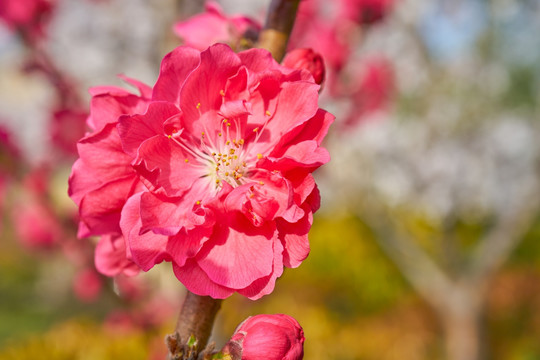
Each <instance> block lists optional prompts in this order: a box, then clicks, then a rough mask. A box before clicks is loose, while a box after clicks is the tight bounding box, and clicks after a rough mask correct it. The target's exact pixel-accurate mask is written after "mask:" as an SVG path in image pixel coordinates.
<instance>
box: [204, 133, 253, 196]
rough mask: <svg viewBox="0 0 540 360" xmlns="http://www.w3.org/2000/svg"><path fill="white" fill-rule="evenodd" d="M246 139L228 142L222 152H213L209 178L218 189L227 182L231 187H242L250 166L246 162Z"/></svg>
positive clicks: (222, 147)
mask: <svg viewBox="0 0 540 360" xmlns="http://www.w3.org/2000/svg"><path fill="white" fill-rule="evenodd" d="M243 145H244V139H240V140H232V141H231V140H227V141H226V142H225V144H224V146H221V147H220V148H221V150H220V151H213V152H212V153H211V155H212V161H211V167H210V168H209V174H208V175H209V176H210V178H211V179H212V181H213V182H214V183H215V186H216V188H218V187H220V186H221V182H222V181H225V182H227V183H229V184H230V185H231V186H233V187H236V186H238V185H241V184H242V183H243V180H244V176H245V175H246V173H247V170H248V164H247V163H246V161H245V160H244V157H245V156H244V155H245V154H244V152H243Z"/></svg>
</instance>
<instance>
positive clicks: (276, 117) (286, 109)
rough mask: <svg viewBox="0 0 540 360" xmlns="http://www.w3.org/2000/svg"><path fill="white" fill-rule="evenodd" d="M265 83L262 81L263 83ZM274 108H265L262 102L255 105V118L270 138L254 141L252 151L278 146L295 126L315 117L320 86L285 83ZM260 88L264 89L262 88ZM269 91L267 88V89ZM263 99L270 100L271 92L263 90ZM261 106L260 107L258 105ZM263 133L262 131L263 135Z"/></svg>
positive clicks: (259, 151) (260, 151) (305, 83)
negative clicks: (262, 106) (267, 109)
mask: <svg viewBox="0 0 540 360" xmlns="http://www.w3.org/2000/svg"><path fill="white" fill-rule="evenodd" d="M261 84H262V82H261ZM280 89H281V91H280V92H279V98H278V99H277V101H276V104H277V106H276V108H275V110H273V111H272V110H269V113H266V110H263V109H262V108H261V107H260V105H261V104H262V103H261V102H260V101H259V102H254V104H253V110H252V111H253V114H254V117H256V116H258V117H259V120H258V121H260V123H261V128H263V124H265V123H266V125H264V133H266V134H267V135H266V138H267V139H268V140H267V141H259V142H258V143H256V144H255V143H254V144H253V145H252V146H251V147H250V148H249V151H250V152H253V153H262V154H264V153H266V152H267V151H268V149H270V148H272V147H273V146H275V145H276V144H277V143H278V142H279V141H280V140H281V138H282V137H283V136H284V135H285V134H286V133H287V132H288V131H289V130H290V129H292V128H294V127H296V126H298V125H300V124H303V123H305V122H306V121H307V120H309V119H310V118H312V117H313V116H314V115H315V114H316V112H317V109H318V105H317V101H318V100H317V99H318V85H316V84H314V83H309V82H294V83H288V82H285V83H282V84H281V87H280ZM259 91H262V90H261V89H259ZM265 91H266V90H265ZM261 94H262V100H263V101H264V102H266V101H268V100H267V99H268V98H271V97H272V95H270V94H266V93H261ZM257 105H259V106H257ZM264 133H263V134H264Z"/></svg>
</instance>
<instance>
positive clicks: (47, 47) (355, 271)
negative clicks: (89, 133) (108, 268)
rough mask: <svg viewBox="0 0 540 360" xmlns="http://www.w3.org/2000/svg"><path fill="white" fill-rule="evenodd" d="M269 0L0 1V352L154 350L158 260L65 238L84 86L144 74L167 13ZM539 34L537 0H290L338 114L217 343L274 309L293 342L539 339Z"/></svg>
mask: <svg viewBox="0 0 540 360" xmlns="http://www.w3.org/2000/svg"><path fill="white" fill-rule="evenodd" d="M268 4H269V1H254V0H251V1H240V0H234V1H233V0H228V1H226V0H222V1H219V2H218V3H212V4H211V5H210V6H208V5H207V6H206V8H205V4H204V3H203V2H202V1H189V0H183V1H182V0H176V1H175V0H156V1H152V2H149V1H143V0H99V1H98V0H56V1H46V0H39V1H38V0H24V1H22V0H18V1H17V0H12V1H10V0H0V18H1V19H0V138H1V140H2V141H1V143H0V146H1V147H0V159H1V163H0V216H1V225H0V231H1V239H2V240H1V241H0V359H34V358H44V359H163V358H164V356H165V346H164V343H163V338H164V336H165V334H167V333H168V332H170V331H172V329H173V328H174V323H175V320H176V316H177V313H178V309H179V307H180V304H181V301H182V298H183V294H184V289H183V288H182V285H181V284H180V283H179V282H178V281H177V280H176V279H175V278H174V275H172V272H171V271H170V268H169V266H168V264H162V265H160V266H158V267H157V269H156V268H155V269H153V270H152V271H150V272H149V273H147V274H143V275H139V276H137V277H132V278H129V277H125V276H118V277H116V278H115V279H114V280H113V279H110V278H106V277H104V276H102V275H100V274H99V273H98V272H97V271H96V270H95V268H94V265H93V251H94V246H95V245H94V244H95V239H89V240H88V239H87V240H78V239H77V238H76V225H77V209H76V208H75V205H74V204H73V203H72V201H71V200H70V199H69V198H68V197H67V178H68V176H69V173H70V169H71V165H72V164H73V162H74V160H75V159H76V158H77V155H76V148H75V143H76V141H77V140H78V139H79V138H80V137H82V136H83V135H84V133H85V123H84V121H85V119H86V116H87V113H88V106H89V99H90V97H89V95H88V92H87V89H88V88H89V87H91V86H98V85H116V86H125V85H123V84H122V81H121V80H120V79H119V78H118V77H117V75H118V74H125V75H126V76H129V77H132V78H135V79H138V80H141V81H143V82H145V83H147V84H150V85H152V84H153V83H154V82H155V80H156V78H157V74H158V71H159V62H160V61H161V58H162V57H163V56H164V55H165V54H166V53H167V52H169V51H170V50H171V49H173V48H174V47H175V46H177V45H180V44H182V43H186V44H190V42H191V43H193V42H194V41H195V40H194V39H193V38H192V35H190V34H187V33H185V32H183V31H182V28H186V27H187V26H184V27H182V26H175V27H174V28H175V31H173V25H174V24H178V22H180V23H179V24H183V25H186V24H190V23H189V21H191V19H193V18H192V16H194V15H196V14H205V15H204V16H206V17H207V18H208V19H210V20H211V21H219V22H221V23H224V24H226V25H227V26H228V28H229V29H233V25H231V24H234V19H235V18H238V16H240V15H245V16H249V17H251V18H252V19H253V20H254V21H255V22H261V23H262V22H264V17H265V11H266V7H267V6H268ZM198 16H202V15H198ZM210 20H209V21H210ZM233 30H234V29H233ZM251 30H253V29H251ZM255 30H257V29H255ZM538 34H540V2H538V1H537V0H432V1H427V0H339V1H334V2H328V1H322V0H321V1H316V0H304V1H303V2H302V5H301V7H300V10H299V15H298V21H297V24H296V27H295V29H294V31H293V36H292V39H291V43H290V46H291V47H312V48H314V49H315V50H316V51H318V52H320V53H321V54H322V55H323V57H324V59H325V62H326V70H327V74H326V81H325V83H324V87H323V91H322V92H321V99H320V106H321V107H323V108H325V109H327V110H329V111H330V112H332V113H334V114H335V115H336V116H337V120H336V122H335V123H334V125H333V126H332V128H331V130H330V134H329V136H328V138H327V140H326V144H325V146H326V147H327V148H328V150H329V151H330V154H331V156H332V161H331V162H330V163H329V164H327V165H325V166H324V167H322V168H321V169H320V170H318V172H317V173H316V177H317V179H318V183H319V186H320V188H321V194H322V207H321V209H320V211H319V212H318V213H317V214H316V217H315V221H314V225H313V228H312V230H311V233H310V242H311V254H310V256H309V257H308V258H307V260H306V261H304V263H303V264H302V266H300V267H299V268H298V269H294V270H291V269H288V270H286V271H285V273H284V275H283V276H282V277H281V278H280V279H279V280H278V282H277V285H276V290H275V291H274V293H273V294H271V295H269V296H266V297H264V298H263V299H261V300H259V301H255V302H254V301H250V300H248V299H245V298H242V297H241V296H237V295H234V296H232V297H231V298H229V299H227V300H226V301H224V303H223V307H222V310H221V311H220V313H219V316H218V322H217V324H216V327H215V331H214V340H215V341H216V343H217V345H218V347H221V346H222V345H223V344H224V342H225V341H226V339H227V338H228V336H230V335H231V334H232V332H233V330H234V328H235V327H236V325H238V324H239V323H240V322H241V321H242V320H243V319H244V318H246V317H247V316H249V315H254V314H257V313H287V314H289V315H291V316H293V317H295V318H296V319H297V320H298V321H299V322H300V324H301V325H302V326H303V328H304V331H305V335H306V343H305V358H306V359H366V360H367V359H369V360H370V359H373V360H375V359H378V360H381V359H383V360H386V359H388V360H390V359H400V360H417V359H418V360H427V359H448V360H480V359H493V360H499V359H500V360H508V359H510V360H533V359H540V312H539V311H537V310H538V308H540V217H539V215H540V213H539V208H540V173H539V171H540V169H539V165H540V140H539V139H540V123H539V122H540V108H539V101H540V40H539V35H538ZM212 40H213V41H223V42H228V43H229V44H231V46H233V47H234V46H235V45H238V42H239V37H238V34H237V33H235V32H234V31H232V30H231V33H230V34H229V35H228V36H227V37H226V38H217V39H212ZM192 45H193V46H195V44H192ZM208 45H209V44H208Z"/></svg>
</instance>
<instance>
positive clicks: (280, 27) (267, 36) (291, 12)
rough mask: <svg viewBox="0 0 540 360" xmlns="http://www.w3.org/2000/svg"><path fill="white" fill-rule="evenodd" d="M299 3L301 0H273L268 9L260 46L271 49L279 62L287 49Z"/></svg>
mask: <svg viewBox="0 0 540 360" xmlns="http://www.w3.org/2000/svg"><path fill="white" fill-rule="evenodd" d="M299 4H300V0H272V2H271V4H270V7H269V9H268V15H267V17H266V24H265V26H264V30H263V31H262V32H261V35H260V37H259V45H258V46H259V47H261V48H263V49H266V50H268V51H270V53H271V54H272V56H273V57H274V59H276V61H278V62H280V61H281V60H282V59H283V56H284V55H285V51H286V50H287V43H288V41H289V36H290V35H291V31H292V28H293V25H294V20H295V19H296V11H297V10H298V5H299Z"/></svg>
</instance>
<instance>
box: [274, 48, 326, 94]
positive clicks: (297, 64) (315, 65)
mask: <svg viewBox="0 0 540 360" xmlns="http://www.w3.org/2000/svg"><path fill="white" fill-rule="evenodd" d="M282 64H283V66H286V67H288V68H292V69H305V70H308V71H309V72H310V73H311V75H313V79H315V82H316V83H317V84H319V85H321V84H322V83H323V81H324V75H325V70H324V60H323V58H322V56H321V55H320V54H319V53H316V52H315V51H313V50H311V49H294V50H291V51H289V52H288V53H287V55H285V58H284V59H283V62H282Z"/></svg>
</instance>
